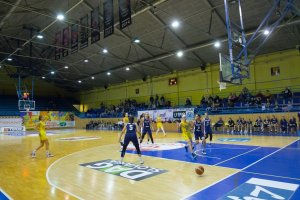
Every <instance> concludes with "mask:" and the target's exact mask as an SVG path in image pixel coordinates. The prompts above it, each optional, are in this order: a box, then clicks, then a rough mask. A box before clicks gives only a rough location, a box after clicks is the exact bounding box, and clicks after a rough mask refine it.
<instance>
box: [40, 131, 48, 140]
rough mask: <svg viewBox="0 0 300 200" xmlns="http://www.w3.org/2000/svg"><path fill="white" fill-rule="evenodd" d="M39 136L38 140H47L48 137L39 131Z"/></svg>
mask: <svg viewBox="0 0 300 200" xmlns="http://www.w3.org/2000/svg"><path fill="white" fill-rule="evenodd" d="M39 136H40V140H41V141H45V140H48V138H47V136H46V133H39Z"/></svg>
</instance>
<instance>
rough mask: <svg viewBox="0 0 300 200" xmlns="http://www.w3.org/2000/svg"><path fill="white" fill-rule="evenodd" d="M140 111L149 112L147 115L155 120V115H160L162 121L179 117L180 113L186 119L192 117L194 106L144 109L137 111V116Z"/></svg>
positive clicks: (191, 118)
mask: <svg viewBox="0 0 300 200" xmlns="http://www.w3.org/2000/svg"><path fill="white" fill-rule="evenodd" d="M142 113H149V116H150V117H151V118H152V119H153V120H156V118H157V116H161V118H162V120H163V121H169V120H171V121H173V120H176V119H180V118H181V117H182V115H186V119H187V120H189V121H190V120H193V119H194V108H175V109H162V110H145V111H138V116H140V115H141V114H142Z"/></svg>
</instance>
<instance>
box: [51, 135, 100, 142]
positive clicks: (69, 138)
mask: <svg viewBox="0 0 300 200" xmlns="http://www.w3.org/2000/svg"><path fill="white" fill-rule="evenodd" d="M100 138H101V137H89V136H82V137H67V138H58V139H57V140H60V141H83V140H97V139H100Z"/></svg>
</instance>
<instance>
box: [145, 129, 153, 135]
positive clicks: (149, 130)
mask: <svg viewBox="0 0 300 200" xmlns="http://www.w3.org/2000/svg"><path fill="white" fill-rule="evenodd" d="M146 133H150V134H151V133H152V131H151V128H143V134H146Z"/></svg>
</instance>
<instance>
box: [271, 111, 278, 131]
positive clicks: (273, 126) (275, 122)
mask: <svg viewBox="0 0 300 200" xmlns="http://www.w3.org/2000/svg"><path fill="white" fill-rule="evenodd" d="M270 129H271V132H273V133H277V132H278V119H277V118H276V117H275V115H273V116H272V118H271V124H270Z"/></svg>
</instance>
